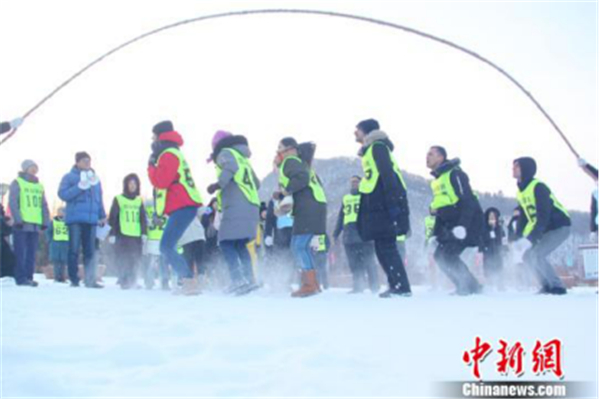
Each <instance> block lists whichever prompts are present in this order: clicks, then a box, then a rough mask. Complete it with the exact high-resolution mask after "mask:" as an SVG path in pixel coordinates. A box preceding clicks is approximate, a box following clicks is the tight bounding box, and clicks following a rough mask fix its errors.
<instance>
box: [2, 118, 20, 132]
mask: <svg viewBox="0 0 600 399" xmlns="http://www.w3.org/2000/svg"><path fill="white" fill-rule="evenodd" d="M22 124H23V118H15V119H13V120H12V121H10V122H1V123H0V134H4V133H8V132H10V131H11V130H14V129H16V128H18V127H19V126H21V125H22Z"/></svg>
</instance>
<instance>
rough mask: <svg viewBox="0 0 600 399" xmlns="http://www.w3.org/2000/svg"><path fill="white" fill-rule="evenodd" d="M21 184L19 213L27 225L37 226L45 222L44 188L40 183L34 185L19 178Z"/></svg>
mask: <svg viewBox="0 0 600 399" xmlns="http://www.w3.org/2000/svg"><path fill="white" fill-rule="evenodd" d="M17 183H18V184H19V190H20V192H19V198H20V201H19V211H20V212H21V218H22V219H23V221H24V222H25V223H29V224H37V225H39V226H41V225H42V223H43V222H44V211H43V205H44V186H42V185H41V184H40V183H32V182H28V181H27V180H25V179H23V178H21V177H18V178H17Z"/></svg>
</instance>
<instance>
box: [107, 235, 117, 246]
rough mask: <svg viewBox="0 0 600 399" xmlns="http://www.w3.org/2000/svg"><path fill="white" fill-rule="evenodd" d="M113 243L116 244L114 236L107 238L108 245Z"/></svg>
mask: <svg viewBox="0 0 600 399" xmlns="http://www.w3.org/2000/svg"><path fill="white" fill-rule="evenodd" d="M115 242H117V237H115V236H109V237H108V243H109V244H111V245H114V244H115Z"/></svg>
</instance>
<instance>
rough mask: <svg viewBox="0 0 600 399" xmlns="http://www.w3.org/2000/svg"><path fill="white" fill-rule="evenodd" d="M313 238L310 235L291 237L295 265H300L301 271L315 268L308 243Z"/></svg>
mask: <svg viewBox="0 0 600 399" xmlns="http://www.w3.org/2000/svg"><path fill="white" fill-rule="evenodd" d="M313 237H314V236H313V235H312V234H301V235H297V236H292V253H293V254H294V257H295V258H296V263H298V264H299V265H300V267H301V268H302V270H303V271H307V270H313V269H314V268H315V260H314V258H313V251H312V249H311V248H310V241H311V240H312V238H313Z"/></svg>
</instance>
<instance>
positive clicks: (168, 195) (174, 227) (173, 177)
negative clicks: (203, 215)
mask: <svg viewBox="0 0 600 399" xmlns="http://www.w3.org/2000/svg"><path fill="white" fill-rule="evenodd" d="M152 133H153V136H152V154H151V155H150V159H149V161H148V177H149V178H150V182H151V183H152V186H153V187H154V189H155V192H154V198H155V202H156V209H155V211H156V215H157V216H158V217H161V216H163V215H168V216H169V219H168V221H167V225H166V226H165V229H164V231H163V236H162V238H161V240H160V253H161V254H162V255H163V256H165V257H166V259H167V261H168V263H169V264H170V265H171V266H172V267H173V270H175V272H176V273H177V275H178V277H179V278H180V279H181V284H182V287H181V290H179V289H175V291H174V293H181V294H183V295H198V294H200V290H199V288H198V281H197V280H196V279H195V278H194V275H193V273H192V271H191V270H190V268H189V267H188V264H187V262H186V261H185V258H184V257H183V256H181V255H180V254H179V253H178V252H177V243H178V242H179V240H180V239H181V237H182V236H183V234H184V233H185V231H186V230H187V228H188V227H189V225H190V224H191V223H192V221H193V220H194V218H195V217H196V215H197V213H198V208H199V207H201V206H202V197H201V196H200V193H199V192H198V189H197V188H196V184H195V183H194V179H193V177H192V173H191V171H190V168H189V166H188V163H187V161H186V160H185V158H184V156H183V153H182V152H181V149H180V148H181V146H182V145H183V138H182V137H181V135H180V134H179V133H177V132H176V131H175V129H174V128H173V123H172V122H171V121H163V122H160V123H158V124H156V125H155V126H154V127H153V128H152Z"/></svg>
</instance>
